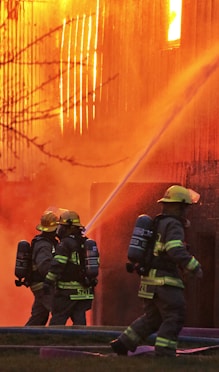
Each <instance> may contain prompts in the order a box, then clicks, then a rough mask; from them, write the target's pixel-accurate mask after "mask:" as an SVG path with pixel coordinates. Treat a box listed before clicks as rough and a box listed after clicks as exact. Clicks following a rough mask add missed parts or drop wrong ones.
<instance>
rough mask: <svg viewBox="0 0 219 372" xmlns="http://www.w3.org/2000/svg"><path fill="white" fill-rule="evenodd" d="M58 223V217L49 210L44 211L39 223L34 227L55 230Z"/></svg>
mask: <svg viewBox="0 0 219 372" xmlns="http://www.w3.org/2000/svg"><path fill="white" fill-rule="evenodd" d="M57 225H58V217H57V216H56V215H55V214H54V213H53V212H51V211H46V212H45V213H44V214H43V215H42V217H41V220H40V223H39V225H37V226H36V229H37V230H39V231H46V232H51V231H56V229H57Z"/></svg>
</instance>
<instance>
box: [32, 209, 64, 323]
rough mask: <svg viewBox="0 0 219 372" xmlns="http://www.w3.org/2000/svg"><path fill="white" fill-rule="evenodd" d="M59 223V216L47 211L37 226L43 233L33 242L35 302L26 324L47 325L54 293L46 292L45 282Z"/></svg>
mask: <svg viewBox="0 0 219 372" xmlns="http://www.w3.org/2000/svg"><path fill="white" fill-rule="evenodd" d="M57 223H58V217H57V216H56V215H55V214H54V213H53V212H51V211H46V212H45V213H44V214H43V215H42V217H41V220H40V223H39V224H38V225H37V226H36V229H37V230H38V231H41V234H38V235H36V236H35V237H34V238H33V240H32V242H31V244H32V247H33V251H32V274H31V283H30V289H31V291H32V293H33V295H34V302H33V305H32V311H31V316H30V318H29V320H28V321H27V323H26V324H25V325H26V326H36V325H46V323H47V321H48V318H49V315H50V311H51V304H52V299H53V293H52V292H51V293H50V294H45V293H44V291H43V283H44V279H45V276H46V274H47V272H48V269H49V267H50V263H51V261H52V259H53V255H54V253H55V248H56V245H57V243H58V240H57V237H56V229H57Z"/></svg>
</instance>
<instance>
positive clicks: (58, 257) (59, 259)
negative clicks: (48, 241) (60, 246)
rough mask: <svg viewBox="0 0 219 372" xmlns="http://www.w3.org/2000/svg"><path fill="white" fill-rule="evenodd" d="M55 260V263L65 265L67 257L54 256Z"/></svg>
mask: <svg viewBox="0 0 219 372" xmlns="http://www.w3.org/2000/svg"><path fill="white" fill-rule="evenodd" d="M54 258H55V260H56V261H57V262H60V263H62V264H66V262H67V261H68V257H66V256H61V255H58V254H57V255H56V256H55V257H54Z"/></svg>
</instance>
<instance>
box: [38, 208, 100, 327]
mask: <svg viewBox="0 0 219 372" xmlns="http://www.w3.org/2000/svg"><path fill="white" fill-rule="evenodd" d="M57 234H58V236H59V238H60V243H59V244H58V246H57V248H56V255H55V256H54V259H53V261H52V263H51V267H50V270H49V272H48V274H47V276H46V279H45V281H44V291H45V292H47V291H50V288H51V287H53V286H55V288H56V290H55V296H54V302H53V307H52V317H51V320H50V323H49V325H65V324H66V322H67V320H68V319H69V318H70V319H71V320H72V322H73V324H74V325H86V311H87V310H90V309H91V307H92V302H93V299H94V287H95V286H96V284H97V276H98V267H99V252H98V249H97V246H96V243H95V241H94V240H92V239H88V238H87V237H86V236H84V226H82V224H81V223H80V217H79V215H78V214H77V213H76V212H74V211H65V212H64V213H62V214H61V216H60V220H59V226H58V229H57Z"/></svg>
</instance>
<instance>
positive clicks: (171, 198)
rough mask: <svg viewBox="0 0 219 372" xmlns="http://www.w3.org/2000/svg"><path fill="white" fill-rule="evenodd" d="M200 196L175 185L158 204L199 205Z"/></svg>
mask: <svg viewBox="0 0 219 372" xmlns="http://www.w3.org/2000/svg"><path fill="white" fill-rule="evenodd" d="M199 198H200V195H199V194H198V193H197V192H195V191H193V190H192V189H186V188H185V187H183V186H179V185H173V186H171V187H169V188H168V189H167V190H166V192H165V194H164V196H163V198H161V199H159V200H158V201H157V202H158V203H185V204H194V203H197V202H198V200H199Z"/></svg>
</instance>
